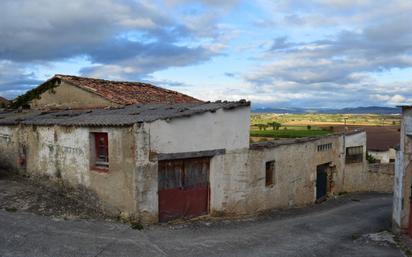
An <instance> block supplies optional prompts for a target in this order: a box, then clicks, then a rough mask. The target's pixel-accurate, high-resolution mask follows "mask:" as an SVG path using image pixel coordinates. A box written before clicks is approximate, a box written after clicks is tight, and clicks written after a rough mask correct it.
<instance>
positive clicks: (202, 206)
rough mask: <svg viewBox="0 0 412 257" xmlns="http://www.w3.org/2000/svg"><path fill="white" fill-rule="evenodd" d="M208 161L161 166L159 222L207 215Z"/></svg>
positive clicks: (189, 160)
mask: <svg viewBox="0 0 412 257" xmlns="http://www.w3.org/2000/svg"><path fill="white" fill-rule="evenodd" d="M209 163H210V159H209V158H196V159H184V160H170V161H160V162H159V220H160V222H164V221H169V220H173V219H178V218H193V217H196V216H200V215H205V214H207V213H208V209H209Z"/></svg>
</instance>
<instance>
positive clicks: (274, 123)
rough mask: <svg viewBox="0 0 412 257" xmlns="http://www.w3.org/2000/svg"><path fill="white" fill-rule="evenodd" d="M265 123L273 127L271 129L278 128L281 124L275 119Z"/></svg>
mask: <svg viewBox="0 0 412 257" xmlns="http://www.w3.org/2000/svg"><path fill="white" fill-rule="evenodd" d="M267 125H268V126H271V127H272V128H273V130H279V128H280V127H281V126H282V124H280V123H279V122H276V121H273V122H269V123H268V124H267Z"/></svg>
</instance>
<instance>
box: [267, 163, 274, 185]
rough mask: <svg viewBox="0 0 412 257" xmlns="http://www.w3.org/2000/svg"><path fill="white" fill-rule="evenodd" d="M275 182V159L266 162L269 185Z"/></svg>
mask: <svg viewBox="0 0 412 257" xmlns="http://www.w3.org/2000/svg"><path fill="white" fill-rule="evenodd" d="M274 184H275V161H270V162H266V179H265V185H266V186H267V187H269V186H272V185H274Z"/></svg>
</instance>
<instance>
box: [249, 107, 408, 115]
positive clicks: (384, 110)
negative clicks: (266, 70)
mask: <svg viewBox="0 0 412 257" xmlns="http://www.w3.org/2000/svg"><path fill="white" fill-rule="evenodd" d="M252 112H254V113H290V114H305V113H306V114H309V113H320V114H400V108H396V107H384V106H360V107H346V108H341V109H333V108H298V107H296V108H276V107H269V108H265V107H255V108H253V107H252Z"/></svg>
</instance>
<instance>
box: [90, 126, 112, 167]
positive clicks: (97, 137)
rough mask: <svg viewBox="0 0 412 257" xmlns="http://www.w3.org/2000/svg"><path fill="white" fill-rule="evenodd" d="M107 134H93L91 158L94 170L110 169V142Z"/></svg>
mask: <svg viewBox="0 0 412 257" xmlns="http://www.w3.org/2000/svg"><path fill="white" fill-rule="evenodd" d="M108 139H109V138H108V134H107V133H102V132H99V133H92V137H91V140H92V144H93V146H94V147H93V146H92V147H91V151H92V154H91V157H92V160H91V161H92V162H91V163H92V165H93V168H96V169H99V170H100V169H103V170H104V169H108V168H109V140H108Z"/></svg>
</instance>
